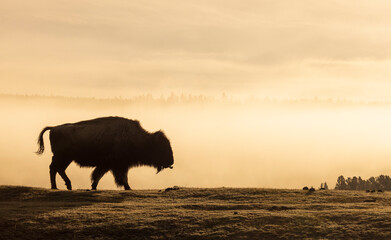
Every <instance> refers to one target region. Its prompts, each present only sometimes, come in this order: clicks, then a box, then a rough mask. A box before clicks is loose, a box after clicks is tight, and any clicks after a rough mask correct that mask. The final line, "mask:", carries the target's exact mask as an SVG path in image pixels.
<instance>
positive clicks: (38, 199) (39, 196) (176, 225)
mask: <svg viewBox="0 0 391 240" xmlns="http://www.w3.org/2000/svg"><path fill="white" fill-rule="evenodd" d="M390 216H391V193H388V192H385V193H365V192H358V191H333V190H330V191H317V192H314V193H308V192H306V191H301V190H281V189H250V188H249V189H233V188H215V189H194V188H180V189H179V190H171V191H164V190H162V191H159V190H133V191H86V190H75V191H62V190H48V189H41V188H31V187H17V186H0V233H1V234H0V238H2V239H18V238H20V239H72V238H75V239H81V238H89V239H107V238H115V239H172V238H177V239H184V238H186V239H200V238H204V239H223V238H229V239H255V238H272V239H292V238H326V239H327V238H330V239H335V238H366V239H375V238H384V239H390V238H391V218H390Z"/></svg>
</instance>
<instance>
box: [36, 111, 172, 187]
mask: <svg viewBox="0 0 391 240" xmlns="http://www.w3.org/2000/svg"><path fill="white" fill-rule="evenodd" d="M47 130H50V136H49V139H50V145H51V148H52V152H53V157H52V163H51V164H50V167H49V169H50V182H51V187H52V189H57V185H56V174H57V173H59V174H60V176H61V177H62V179H63V180H64V181H65V185H66V186H67V189H69V190H72V185H71V181H70V180H69V178H68V176H67V175H66V174H65V170H66V168H67V167H68V166H69V164H70V163H71V162H72V161H75V162H76V163H77V164H78V165H80V167H95V169H94V171H93V172H92V174H91V181H92V190H96V187H97V185H98V182H99V180H100V179H101V178H102V177H103V175H104V174H106V173H107V172H108V171H111V172H112V173H113V175H114V179H115V182H116V184H117V186H123V187H124V188H125V190H130V187H129V184H128V170H129V168H131V167H137V166H151V167H154V168H156V169H157V173H159V172H160V171H161V170H163V169H165V168H172V165H173V164H174V158H173V153H172V149H171V144H170V141H169V140H168V139H167V137H166V135H165V134H164V133H163V132H162V131H157V132H155V133H149V132H147V131H146V130H144V129H143V128H142V127H141V125H140V123H139V122H138V121H134V120H130V119H126V118H122V117H103V118H97V119H92V120H87V121H81V122H77V123H67V124H63V125H59V126H55V127H45V128H44V129H43V130H42V131H41V133H40V134H39V137H38V145H39V149H38V151H37V152H36V153H37V154H39V155H40V154H42V153H43V152H44V150H45V146H44V142H43V134H44V133H45V132H46V131H47Z"/></svg>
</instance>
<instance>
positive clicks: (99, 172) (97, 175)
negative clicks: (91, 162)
mask: <svg viewBox="0 0 391 240" xmlns="http://www.w3.org/2000/svg"><path fill="white" fill-rule="evenodd" d="M107 171H109V169H107V168H103V167H99V166H98V167H96V168H95V169H94V171H93V172H92V174H91V181H92V185H91V187H92V190H96V187H97V186H98V183H99V180H100V179H101V178H102V177H103V175H105V174H106V173H107Z"/></svg>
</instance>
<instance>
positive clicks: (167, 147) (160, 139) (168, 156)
mask: <svg viewBox="0 0 391 240" xmlns="http://www.w3.org/2000/svg"><path fill="white" fill-rule="evenodd" d="M153 138H154V142H155V146H156V149H155V154H154V155H155V160H154V163H153V165H154V167H155V168H156V169H157V173H159V172H160V171H161V170H163V169H165V168H173V166H172V165H173V164H174V156H173V154H172V149H171V144H170V141H169V140H168V138H167V137H166V135H165V134H164V133H163V132H162V131H157V132H155V133H154V134H153Z"/></svg>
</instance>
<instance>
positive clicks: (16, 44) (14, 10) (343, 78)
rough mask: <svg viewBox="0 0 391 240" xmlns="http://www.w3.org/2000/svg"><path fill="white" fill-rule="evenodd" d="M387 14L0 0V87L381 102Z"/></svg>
mask: <svg viewBox="0 0 391 240" xmlns="http://www.w3.org/2000/svg"><path fill="white" fill-rule="evenodd" d="M390 12H391V3H390V2H389V1H385V0H384V1H380V0H375V1H367V0H365V1H364V0H348V1H337V0H328V1H313V0H298V1H281V0H270V1H268V0H262V1H261V0H257V1H251V0H247V1H232V0H224V1H217V0H198V1H171V0H164V1H153V0H144V1H119V0H113V1H95V0H94V1H92V0H82V1H80V0H77V1H76V0H66V1H65V0H64V1H51V0H36V1H19V0H13V1H8V0H0V53H1V54H0V89H1V92H2V93H22V94H45V95H50V94H53V95H66V96H89V97H91V96H93V97H114V96H123V97H129V96H134V95H137V94H143V93H152V94H156V95H160V94H167V93H170V92H175V93H182V92H185V93H202V94H210V95H213V94H219V95H220V94H221V93H222V92H226V93H229V94H232V95H234V96H235V95H237V96H250V95H255V96H270V97H281V98H291V97H314V96H318V97H347V98H359V99H379V98H381V99H390V97H389V92H390V91H391V82H390V81H389V80H388V78H389V69H390V66H391V61H390V57H391V48H390V43H391V28H390V26H391V14H390Z"/></svg>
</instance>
